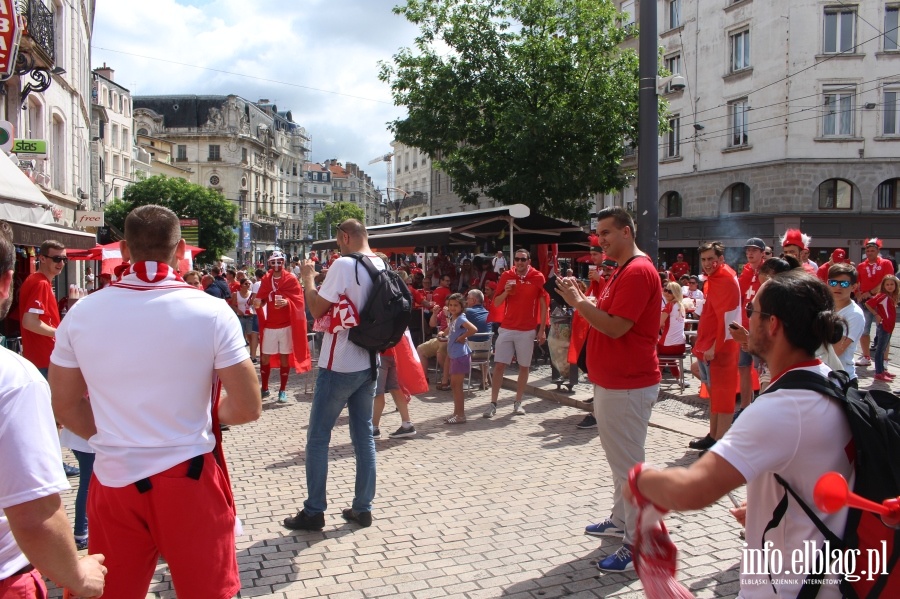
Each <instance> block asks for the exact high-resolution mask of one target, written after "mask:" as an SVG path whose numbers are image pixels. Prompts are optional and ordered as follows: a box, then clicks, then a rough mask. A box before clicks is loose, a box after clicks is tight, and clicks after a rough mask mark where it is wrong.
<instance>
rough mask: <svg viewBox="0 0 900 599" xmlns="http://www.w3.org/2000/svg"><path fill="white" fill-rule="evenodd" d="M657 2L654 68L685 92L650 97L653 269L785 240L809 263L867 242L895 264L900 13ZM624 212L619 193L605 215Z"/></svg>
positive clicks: (817, 5)
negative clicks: (659, 105)
mask: <svg viewBox="0 0 900 599" xmlns="http://www.w3.org/2000/svg"><path fill="white" fill-rule="evenodd" d="M658 1H659V5H658V24H657V26H658V32H659V45H660V46H661V47H662V48H663V51H662V61H663V65H664V66H665V67H666V68H667V69H668V70H669V71H670V72H672V73H675V74H680V75H682V76H683V77H684V78H685V86H684V88H683V89H674V88H673V87H672V86H671V84H669V85H666V86H663V87H661V88H660V93H661V94H663V95H664V96H665V98H666V99H667V100H668V102H669V109H670V114H669V116H668V117H667V121H668V125H669V131H668V132H667V133H665V134H664V135H661V136H660V139H659V148H658V152H659V156H658V158H659V194H660V195H659V198H658V201H659V215H660V235H659V238H660V254H661V256H660V258H661V260H666V261H668V262H671V261H672V260H673V259H674V257H675V254H676V253H679V252H680V251H681V250H688V251H690V250H691V249H695V248H696V247H697V246H698V245H699V244H700V243H701V242H702V241H705V240H709V239H722V240H723V241H725V242H726V243H727V244H729V245H731V246H734V247H737V248H739V246H741V245H742V244H743V242H744V240H746V238H747V237H751V236H757V237H762V238H763V239H765V240H766V241H767V242H769V243H772V242H774V241H775V240H776V239H777V237H778V236H779V235H781V234H782V233H783V232H784V231H785V230H786V229H787V228H789V227H797V228H800V229H801V230H803V232H805V233H808V234H810V235H812V237H813V243H812V246H813V258H814V259H818V260H820V261H821V259H823V258H824V256H825V255H826V254H828V253H830V252H831V250H833V249H834V248H836V247H844V248H847V249H849V250H850V256H851V257H852V258H853V259H854V260H856V261H858V260H859V259H860V256H861V254H862V247H861V243H862V240H863V239H864V238H867V237H873V236H877V237H881V238H883V239H884V241H885V250H886V253H888V252H890V253H894V252H898V251H900V229H898V228H897V226H896V223H897V221H898V219H897V218H896V217H898V216H900V198H898V193H900V102H898V98H900V47H898V33H897V26H898V11H900V4H898V3H897V2H890V1H884V0H882V1H878V2H852V1H848V0H837V1H834V2H830V1H828V0H824V1H813V0H792V1H791V2H780V1H776V0H737V1H735V0H712V1H709V0H703V1H700V0H658ZM619 8H620V10H621V11H622V12H624V13H626V14H628V15H629V17H628V18H630V19H634V15H636V14H639V8H638V7H636V6H635V3H634V2H632V0H626V1H625V2H620V3H619ZM625 20H627V19H625ZM632 43H633V44H634V46H635V47H636V39H635V40H632V41H630V42H629V44H632ZM623 167H624V168H628V169H636V168H637V160H636V157H634V156H632V157H629V158H626V160H625V162H624V163H623ZM634 199H635V190H634V189H633V188H627V189H625V190H623V191H622V192H620V193H618V194H612V195H610V196H607V197H606V198H604V200H603V203H605V204H612V203H621V204H622V205H627V206H631V207H632V208H633V207H634V204H633V202H634ZM739 252H740V250H739V249H737V250H735V254H737V253H739Z"/></svg>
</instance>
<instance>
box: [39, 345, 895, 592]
mask: <svg viewBox="0 0 900 599" xmlns="http://www.w3.org/2000/svg"><path fill="white" fill-rule="evenodd" d="M892 360H893V366H894V370H895V371H896V370H898V368H897V364H898V363H900V351H897V347H896V344H895V346H894V350H893V357H892ZM511 370H512V376H514V375H515V369H511ZM863 373H865V374H863ZM508 374H509V371H508ZM860 374H861V376H862V377H863V378H862V379H861V382H862V385H861V386H863V387H868V386H869V385H870V384H871V383H872V381H871V376H872V374H873V370H872V369H871V368H869V369H867V370H865V371H862V370H860ZM549 375H550V369H549V367H548V366H540V367H538V368H537V369H536V370H535V371H534V374H533V376H532V381H533V382H535V387H534V388H532V389H531V392H530V393H529V395H528V399H526V401H525V403H524V407H525V409H526V410H527V412H528V413H527V414H526V415H524V416H512V415H511V412H512V397H513V392H512V391H511V390H506V389H505V390H504V391H503V392H502V393H501V396H500V407H499V409H498V412H497V416H495V417H494V418H493V419H491V420H486V419H483V418H482V417H481V413H482V411H483V410H484V408H485V406H486V404H487V403H488V401H489V397H490V395H489V392H488V391H477V392H474V393H472V394H470V395H468V397H467V402H466V413H467V415H468V417H469V421H468V423H466V424H463V425H456V426H448V425H445V424H443V423H442V421H443V418H444V417H446V416H447V415H449V414H450V413H451V412H452V398H451V395H450V393H449V392H434V391H432V392H430V393H428V394H426V395H424V396H421V397H417V398H415V399H413V402H412V404H411V406H410V411H411V414H412V417H413V420H414V422H415V425H416V428H417V429H418V431H419V434H418V435H417V436H416V437H413V438H411V439H404V440H392V439H388V438H387V433H389V432H390V431H393V430H395V429H396V428H397V427H398V426H399V424H400V422H399V416H398V415H397V413H396V412H392V411H391V410H392V405H391V403H390V400H388V408H387V413H386V415H385V416H384V418H383V419H382V425H381V430H382V436H383V438H382V439H381V440H378V441H376V447H377V451H378V492H377V496H376V502H375V505H374V509H373V515H374V523H373V525H372V526H371V527H370V528H366V529H362V528H359V527H358V525H356V524H348V523H346V522H344V520H342V519H341V517H340V510H341V509H342V508H345V507H348V506H349V505H350V503H351V499H352V495H353V476H354V459H353V449H352V447H351V444H350V438H349V434H348V428H347V418H346V413H345V414H344V415H343V416H342V417H341V418H340V419H339V421H338V424H337V426H336V427H335V431H334V437H333V439H332V446H331V458H332V461H331V465H330V472H329V487H328V491H329V507H328V511H327V513H326V527H325V530H323V531H322V532H312V533H294V532H291V531H289V530H286V529H285V528H283V527H282V526H281V520H282V519H283V518H284V517H285V516H288V515H293V514H294V513H295V512H296V510H297V509H299V507H300V505H301V503H302V500H303V498H304V497H305V493H304V489H305V477H304V444H305V438H306V434H305V431H306V423H307V420H308V413H309V407H310V400H311V391H312V385H311V384H310V394H308V395H307V394H304V382H305V378H306V375H304V376H297V375H293V376H292V377H291V380H290V385H289V390H288V393H289V396H290V397H291V401H290V402H289V403H287V404H284V405H277V404H275V403H274V402H273V401H267V403H266V404H265V409H264V411H263V415H262V417H261V418H260V419H259V421H258V422H256V423H254V424H251V425H246V426H242V427H233V428H232V429H231V430H230V431H228V432H226V433H225V443H226V447H225V449H226V454H227V456H228V460H229V463H230V468H231V477H232V481H233V485H234V492H235V496H236V499H237V502H238V508H239V515H240V517H241V519H242V520H243V523H244V531H245V534H244V536H243V537H241V538H239V539H238V562H239V564H240V568H241V571H242V580H243V585H244V586H243V590H242V591H241V596H242V597H277V598H281V599H292V598H299V597H318V596H325V597H332V598H334V599H338V598H342V599H343V598H364V597H416V598H425V597H466V598H470V599H476V598H483V597H522V598H529V599H547V598H550V597H642V596H643V593H642V592H641V584H640V582H639V581H638V579H637V577H636V575H635V574H634V573H633V572H630V573H626V574H604V573H601V572H599V571H598V570H597V569H596V567H595V566H594V562H596V561H597V559H598V558H600V557H602V556H605V555H607V554H609V553H611V552H614V551H615V550H616V549H617V548H618V546H619V545H618V544H617V543H612V542H610V541H609V540H603V539H599V538H595V537H588V536H585V535H584V534H583V529H584V526H585V525H586V524H588V523H590V522H593V521H597V520H598V519H601V518H603V517H605V516H606V515H607V514H608V510H609V507H610V498H611V496H612V484H611V482H610V472H609V468H608V467H607V465H606V461H605V459H604V458H603V455H602V450H601V448H600V443H599V441H598V440H597V435H596V431H595V430H579V429H576V428H575V425H576V424H577V423H578V422H579V421H580V420H581V419H582V418H583V416H584V414H585V412H584V411H583V409H581V408H580V407H579V406H580V405H581V404H580V401H579V400H582V399H587V398H588V397H589V394H590V386H589V385H588V384H585V383H580V384H579V385H577V386H576V387H575V393H574V394H572V395H571V396H570V395H566V394H556V393H553V392H551V391H549V389H553V388H555V386H554V385H552V384H551V383H549ZM273 380H274V381H277V376H274V377H273ZM688 382H689V383H691V384H690V386H689V388H688V389H687V390H685V391H684V393H683V394H681V393H679V390H678V388H677V386H675V385H673V384H671V381H668V384H664V387H663V392H662V393H661V401H660V402H659V403H658V404H657V406H656V408H655V409H654V416H653V426H652V427H651V429H650V432H649V435H648V439H647V461H648V462H650V463H652V464H656V465H660V466H669V465H687V464H690V463H691V462H692V461H693V460H695V459H696V452H694V451H691V450H688V449H687V442H688V441H689V440H690V439H691V438H692V437H694V436H701V435H703V434H705V432H706V430H707V416H708V414H707V410H706V404H705V402H703V401H701V400H699V399H697V386H696V383H693V382H692V379H691V377H690V376H689V377H688ZM513 384H514V383H513V380H512V378H508V379H507V381H506V385H508V386H509V388H510V389H512V388H513ZM878 384H879V385H883V383H878ZM893 390H894V391H897V390H898V386H897V385H894V389H893ZM538 395H539V396H541V397H537V396H538ZM554 399H556V400H557V401H554ZM558 401H560V402H565V403H558ZM566 404H570V405H566ZM67 461H69V463H74V459H73V458H72V457H71V456H67ZM739 495H742V493H741V492H739ZM73 501H74V491H73V492H69V493H67V494H66V495H65V502H66V505H67V507H68V508H69V510H70V517H71V509H72V503H73ZM728 507H729V504H728V502H727V500H725V501H720V502H719V503H717V504H716V505H713V506H711V507H709V508H707V509H705V510H703V511H701V512H695V513H690V514H672V515H670V516H669V517H668V519H667V525H668V526H669V530H670V531H671V533H672V536H673V538H674V540H675V543H676V545H677V546H678V549H679V578H680V579H681V580H682V581H683V582H685V584H687V586H688V587H689V588H690V589H691V591H692V592H693V594H694V595H695V596H697V597H733V596H734V595H735V594H736V592H737V588H738V582H737V580H738V567H739V560H740V549H741V545H740V544H741V541H740V539H739V538H738V531H739V527H738V525H737V524H736V523H735V522H734V520H733V519H732V517H731V515H730V514H729V513H728ZM213 575H214V574H211V576H213ZM151 591H152V592H151V593H150V594H148V597H174V596H175V593H174V591H173V590H172V586H171V582H170V578H169V576H168V571H167V569H166V567H165V565H164V564H161V565H160V566H159V568H158V570H157V574H156V576H155V578H154V582H153V584H152V586H151ZM60 595H61V593H60V592H59V591H58V590H54V591H52V592H51V596H52V597H59V596H60ZM112 599H115V598H112Z"/></svg>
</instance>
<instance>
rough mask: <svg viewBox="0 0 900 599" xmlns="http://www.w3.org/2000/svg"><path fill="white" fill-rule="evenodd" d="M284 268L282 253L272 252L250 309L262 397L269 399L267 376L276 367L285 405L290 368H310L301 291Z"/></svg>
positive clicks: (281, 395) (280, 397)
mask: <svg viewBox="0 0 900 599" xmlns="http://www.w3.org/2000/svg"><path fill="white" fill-rule="evenodd" d="M284 265H285V258H284V254H283V253H281V252H280V251H278V250H275V251H274V252H272V255H271V256H269V268H270V269H269V272H268V273H266V275H265V276H264V277H263V278H262V280H261V281H260V283H259V289H258V290H257V291H256V294H255V295H254V296H253V308H254V309H255V310H256V316H257V320H258V321H259V336H260V349H259V376H260V379H261V381H262V383H261V384H262V389H261V394H262V397H263V398H266V397H268V396H269V376H270V375H271V373H272V366H278V367H279V387H278V402H279V403H285V402H287V381H288V375H289V374H290V372H291V366H294V369H295V370H296V371H297V372H298V373H300V372H306V371H308V370H309V369H310V368H312V362H311V360H310V355H309V342H308V340H307V337H306V304H305V301H304V298H303V290H302V288H301V287H300V281H298V280H297V277H295V276H294V273H292V272H290V271H289V270H287V269H285V267H284ZM263 308H264V309H263ZM275 356H278V358H277V359H276V358H275Z"/></svg>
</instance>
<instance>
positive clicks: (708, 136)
mask: <svg viewBox="0 0 900 599" xmlns="http://www.w3.org/2000/svg"><path fill="white" fill-rule="evenodd" d="M878 80H879V79H873V80H872V81H870V82H867V83H871V82H874V81H878ZM848 87H855V86H842V87H838V88H834V90H829V91H841V90H844V89H848ZM873 89H878V86H877V85H876V86H875V87H873V88H871V89H861V90H857V91H856V92H855V93H854V97H858V96H860V95H861V94H863V93H865V92H868V91H872V90H873ZM816 95H818V94H816ZM878 106H884V104H883V103H882V104H875V107H878ZM820 108H822V105H820V104H813V105H810V106H804V107H802V108H799V109H798V110H794V111H790V112H787V113H785V114H782V115H776V116H773V117H769V118H765V119H761V120H758V121H755V123H754V125H756V126H752V127H750V126H748V127H747V128H746V133H748V134H749V133H751V132H753V131H757V130H760V129H769V128H772V127H781V126H787V125H792V124H794V123H801V122H804V121H808V120H811V119H810V118H804V119H794V120H791V119H790V118H788V119H787V121H786V122H779V123H775V124H773V125H764V126H758V125H759V124H760V123H766V122H768V121H773V120H781V119H784V118H786V117H790V116H791V115H796V114H802V113H804V112H808V111H810V110H818V109H820ZM862 110H863V108H862V107H860V106H859V105H858V104H857V105H856V107H855V108H854V109H853V111H854V112H861V111H862ZM865 110H866V112H870V111H872V110H874V109H865ZM837 112H840V111H835V113H837ZM877 112H884V110H882V111H877ZM727 116H729V117H730V116H731V115H727ZM822 116H823V115H821V114H817V115H816V116H814V117H811V118H813V119H817V118H822ZM733 132H734V128H733V127H731V126H729V127H727V128H725V129H717V130H713V131H704V132H702V133H700V132H697V133H694V134H693V135H690V136H688V137H687V138H685V139H684V140H682V141H683V142H688V141H691V140H693V139H697V140H702V141H709V140H713V139H719V138H722V137H729V136H731V135H732V134H733ZM715 133H721V134H722V135H713V134H715ZM668 145H669V144H668V142H667V141H663V142H662V143H660V144H657V148H660V149H661V148H665V147H667V146H668Z"/></svg>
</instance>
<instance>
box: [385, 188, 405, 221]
mask: <svg viewBox="0 0 900 599" xmlns="http://www.w3.org/2000/svg"><path fill="white" fill-rule="evenodd" d="M392 190H393V191H399V192H400V193H402V194H403V197H402V198H399V199H398V198H397V197H396V196H394V200H393V201H391V191H392ZM385 195H387V203H388V204H390V206H391V207H392V208H393V209H394V222H395V223H399V222H400V208H401V207H402V206H403V200H405V199H406V198H407V196H409V192H408V191H406V190H405V189H401V188H400V187H385Z"/></svg>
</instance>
